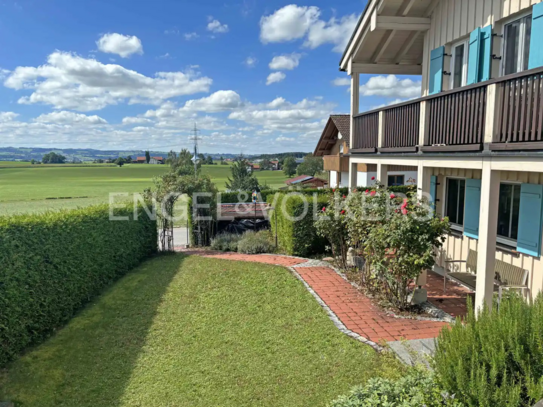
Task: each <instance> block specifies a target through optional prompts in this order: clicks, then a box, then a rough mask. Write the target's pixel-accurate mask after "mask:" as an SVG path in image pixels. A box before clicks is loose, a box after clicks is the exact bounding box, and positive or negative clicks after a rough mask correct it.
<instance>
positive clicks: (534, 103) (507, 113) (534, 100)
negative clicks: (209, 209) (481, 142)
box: [491, 72, 543, 150]
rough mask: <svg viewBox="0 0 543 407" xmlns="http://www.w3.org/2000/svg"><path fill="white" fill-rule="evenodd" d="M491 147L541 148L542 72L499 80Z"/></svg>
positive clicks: (542, 118)
mask: <svg viewBox="0 0 543 407" xmlns="http://www.w3.org/2000/svg"><path fill="white" fill-rule="evenodd" d="M496 91H497V99H496V112H497V120H496V126H495V129H496V131H495V133H494V135H493V140H492V144H491V149H493V150H521V149H522V150H531V149H543V74H542V73H541V72H536V73H528V74H526V73H524V74H520V75H516V76H515V77H513V78H511V79H508V80H505V81H503V82H500V83H498V85H497V89H496Z"/></svg>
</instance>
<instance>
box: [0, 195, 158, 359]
mask: <svg viewBox="0 0 543 407" xmlns="http://www.w3.org/2000/svg"><path fill="white" fill-rule="evenodd" d="M115 215H116V216H128V217H129V219H130V220H129V221H110V220H109V207H108V205H100V206H94V207H88V208H84V209H77V210H72V211H61V212H50V213H45V214H39V215H24V216H11V217H0V366H3V365H5V364H6V363H7V362H8V361H10V360H12V359H13V358H15V357H16V356H17V355H18V354H19V353H21V352H22V351H23V350H24V349H25V348H26V347H28V346H30V345H33V344H36V343H39V342H40V341H42V340H43V339H45V338H46V337H47V336H49V335H50V334H51V333H52V332H53V331H54V330H56V329H57V328H59V327H61V326H63V325H64V324H65V323H66V322H67V321H68V320H69V319H70V318H72V317H73V315H74V314H75V313H76V312H77V311H78V310H79V309H81V308H82V307H83V306H84V305H85V304H86V303H88V302H89V301H90V300H91V299H92V298H93V297H95V296H96V295H97V294H98V293H100V292H101V291H102V290H103V289H104V288H105V287H107V286H108V285H109V284H111V283H112V282H113V281H115V280H116V279H118V278H119V277H121V276H122V275H124V274H126V273H127V272H128V271H130V270H131V269H133V268H134V267H136V266H137V265H138V264H139V263H140V262H141V261H142V260H144V259H146V258H148V257H150V256H151V255H153V254H155V253H156V251H157V225H156V221H154V220H150V219H149V217H148V216H147V215H146V213H145V211H144V210H143V208H141V207H138V220H137V221H136V220H134V209H133V207H132V206H126V207H124V208H120V209H115Z"/></svg>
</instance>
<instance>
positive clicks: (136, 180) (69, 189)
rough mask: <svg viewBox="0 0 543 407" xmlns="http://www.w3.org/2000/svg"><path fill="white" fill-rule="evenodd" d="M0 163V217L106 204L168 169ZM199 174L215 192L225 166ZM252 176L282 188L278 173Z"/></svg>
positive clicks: (222, 180)
mask: <svg viewBox="0 0 543 407" xmlns="http://www.w3.org/2000/svg"><path fill="white" fill-rule="evenodd" d="M4 163H6V162H0V215H2V214H13V213H28V212H38V211H43V210H46V209H61V208H68V209H70V208H76V207H78V206H87V205H89V204H90V203H107V202H109V193H110V192H127V193H130V194H131V193H134V192H143V190H144V189H145V188H147V187H149V186H151V184H152V179H153V177H155V176H158V175H161V174H163V173H164V172H166V171H168V168H169V167H168V166H165V165H143V164H131V165H125V166H123V167H111V166H101V165H96V166H80V167H78V166H66V167H63V166H34V167H25V166H23V165H21V163H15V164H17V165H11V166H6V167H3V164H4ZM202 172H203V173H204V174H208V175H209V176H210V177H211V178H212V180H213V181H214V182H215V184H216V185H217V187H218V188H219V189H221V190H224V189H225V182H226V180H227V177H228V176H230V167H229V166H220V165H205V166H203V170H202ZM256 175H257V177H258V179H259V181H260V182H261V184H266V185H268V186H270V187H273V188H278V187H281V186H284V180H285V179H286V177H285V175H284V174H283V172H282V171H262V172H257V173H256ZM66 197H70V198H75V199H62V200H58V201H54V202H52V201H51V200H49V199H47V198H66Z"/></svg>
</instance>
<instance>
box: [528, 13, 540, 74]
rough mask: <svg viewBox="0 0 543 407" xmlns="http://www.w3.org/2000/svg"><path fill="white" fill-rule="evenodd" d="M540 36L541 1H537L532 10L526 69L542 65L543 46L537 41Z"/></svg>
mask: <svg viewBox="0 0 543 407" xmlns="http://www.w3.org/2000/svg"><path fill="white" fill-rule="evenodd" d="M541 38H543V3H538V4H536V5H534V9H533V11H532V35H531V42H530V60H529V61H528V69H534V68H539V67H540V66H543V47H542V46H541V43H540V42H539V40H540V39H541Z"/></svg>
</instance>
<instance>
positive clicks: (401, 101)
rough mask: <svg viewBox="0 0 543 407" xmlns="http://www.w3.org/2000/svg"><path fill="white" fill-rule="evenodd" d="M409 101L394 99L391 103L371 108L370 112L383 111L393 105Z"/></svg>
mask: <svg viewBox="0 0 543 407" xmlns="http://www.w3.org/2000/svg"><path fill="white" fill-rule="evenodd" d="M407 100H408V99H394V100H392V101H390V102H387V103H383V104H380V105H377V106H372V107H371V108H370V110H374V109H381V108H382V107H387V106H392V105H397V104H398V103H403V102H407Z"/></svg>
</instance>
